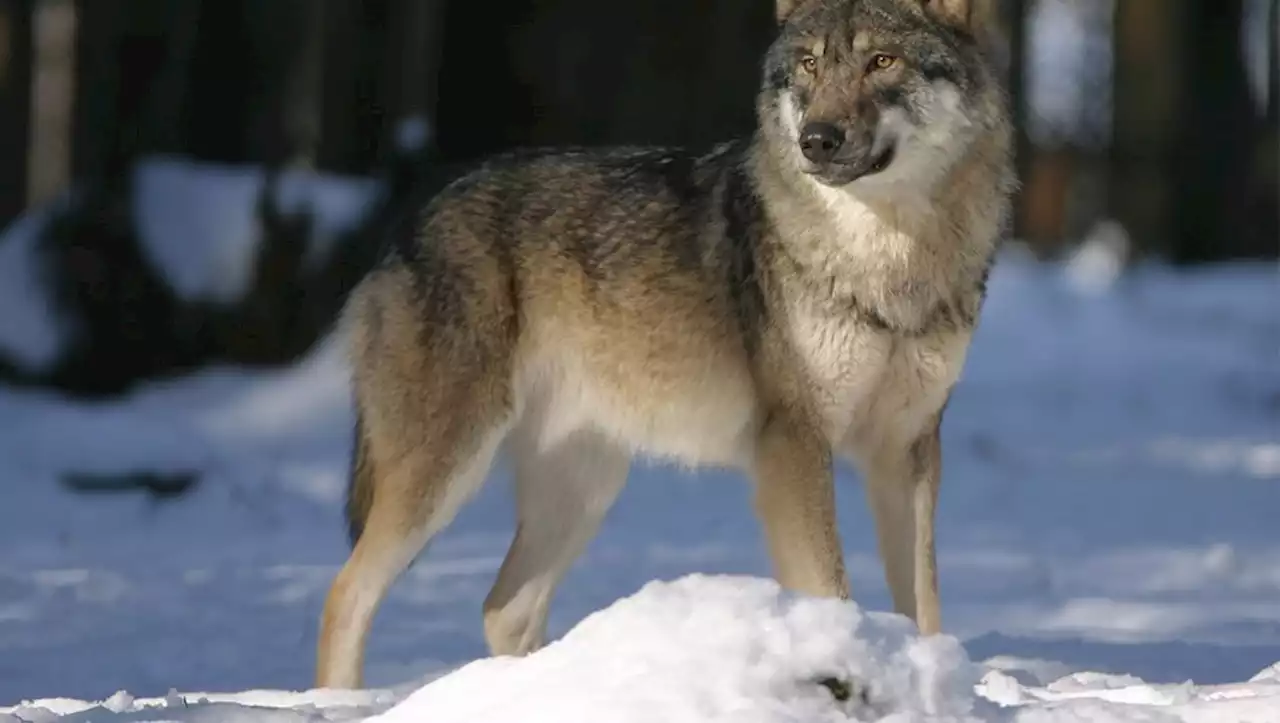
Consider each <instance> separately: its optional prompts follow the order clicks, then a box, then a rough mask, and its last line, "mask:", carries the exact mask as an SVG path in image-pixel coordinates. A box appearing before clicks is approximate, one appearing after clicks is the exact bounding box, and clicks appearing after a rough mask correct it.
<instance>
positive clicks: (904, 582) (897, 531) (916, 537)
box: [851, 421, 942, 635]
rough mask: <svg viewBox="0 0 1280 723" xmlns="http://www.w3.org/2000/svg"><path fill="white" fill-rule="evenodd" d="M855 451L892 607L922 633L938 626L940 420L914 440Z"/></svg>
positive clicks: (940, 625) (939, 610) (854, 455)
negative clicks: (936, 519)
mask: <svg viewBox="0 0 1280 723" xmlns="http://www.w3.org/2000/svg"><path fill="white" fill-rule="evenodd" d="M851 456H853V457H854V461H856V462H857V463H858V466H859V467H860V468H861V470H862V475H863V486H864V487H865V488H866V491H867V501H868V503H869V504H870V507H871V513H872V515H873V516H874V517H875V523H876V535H877V537H878V538H879V543H880V559H881V561H882V562H883V563H884V573H885V579H886V580H887V582H888V583H889V592H890V594H891V595H892V596H893V607H894V609H895V610H896V611H897V612H899V613H901V614H903V615H906V616H908V617H910V618H911V619H913V620H915V621H916V625H917V626H918V627H919V628H920V632H921V633H923V634H925V635H931V634H934V633H937V632H940V630H941V627H942V619H941V618H942V614H941V609H940V603H939V601H938V563H937V557H936V552H935V547H934V535H933V530H934V510H935V508H936V507H937V503H938V487H939V484H940V482H941V472H942V449H941V445H940V443H939V438H938V424H937V422H936V421H935V422H934V423H931V424H929V425H928V427H927V429H926V431H925V432H924V433H923V434H921V435H920V436H918V437H917V438H915V439H914V440H913V441H911V442H910V443H907V444H894V443H888V444H883V445H880V446H879V448H878V449H875V450H874V451H867V452H862V453H853V454H852V455H851Z"/></svg>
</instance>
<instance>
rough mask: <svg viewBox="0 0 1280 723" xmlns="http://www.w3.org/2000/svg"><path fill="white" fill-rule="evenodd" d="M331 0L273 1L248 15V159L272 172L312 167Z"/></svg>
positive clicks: (315, 149)
mask: <svg viewBox="0 0 1280 723" xmlns="http://www.w3.org/2000/svg"><path fill="white" fill-rule="evenodd" d="M334 1H335V0H274V1H273V2H270V3H264V4H261V5H256V6H254V7H251V8H246V9H247V11H248V12H249V13H250V14H251V15H250V20H251V23H252V33H253V36H254V39H255V42H254V51H255V52H254V56H255V57H256V58H257V59H258V64H257V68H258V70H257V72H258V74H259V77H260V81H259V83H258V85H257V88H256V91H257V92H256V94H255V97H254V103H253V108H252V114H253V117H254V121H253V142H252V148H253V150H252V158H253V160H254V161H257V162H260V163H265V164H266V165H267V166H268V167H271V168H275V167H279V166H283V165H295V164H300V165H307V166H311V165H314V164H315V161H316V153H317V151H318V149H319V145H320V136H321V130H322V129H321V118H320V109H321V104H322V102H323V85H322V83H323V78H322V65H323V60H324V54H323V53H324V35H325V10H326V7H327V6H328V5H332V4H334Z"/></svg>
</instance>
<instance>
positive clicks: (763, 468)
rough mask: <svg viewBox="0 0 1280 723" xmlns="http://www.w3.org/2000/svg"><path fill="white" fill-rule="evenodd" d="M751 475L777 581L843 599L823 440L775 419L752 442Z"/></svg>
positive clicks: (805, 427)
mask: <svg viewBox="0 0 1280 723" xmlns="http://www.w3.org/2000/svg"><path fill="white" fill-rule="evenodd" d="M753 472H754V476H755V506H756V512H757V514H758V515H759V516H760V520H761V522H762V523H763V525H764V534H765V539H766V542H767V543H768V546H769V554H770V556H771V557H772V558H773V565H774V571H775V574H776V575H777V578H778V582H779V583H780V584H781V585H782V586H783V587H785V588H787V589H789V590H794V591H796V592H800V593H805V594H809V595H818V596H824V597H841V598H848V597H849V581H848V578H847V577H846V576H845V569H844V551H843V549H842V548H841V545H840V531H839V529H838V528H837V520H836V504H835V485H834V482H833V479H832V471H831V447H830V445H829V444H828V442H827V441H826V439H825V438H824V437H823V436H822V435H821V433H819V432H818V430H816V429H815V428H813V426H812V425H809V424H805V423H802V422H797V421H795V420H794V419H792V418H789V417H786V416H777V417H774V418H773V419H772V420H770V422H769V423H768V424H766V425H765V428H764V429H763V430H762V432H761V434H760V438H759V439H758V440H757V445H756V453H755V468H754V470H753Z"/></svg>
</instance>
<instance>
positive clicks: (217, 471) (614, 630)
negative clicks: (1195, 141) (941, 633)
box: [0, 241, 1280, 723]
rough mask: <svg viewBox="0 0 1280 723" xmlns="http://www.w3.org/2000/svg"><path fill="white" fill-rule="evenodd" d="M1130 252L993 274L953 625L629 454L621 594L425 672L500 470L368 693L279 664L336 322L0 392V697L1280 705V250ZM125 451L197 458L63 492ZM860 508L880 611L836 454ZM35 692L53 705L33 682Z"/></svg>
mask: <svg viewBox="0 0 1280 723" xmlns="http://www.w3.org/2000/svg"><path fill="white" fill-rule="evenodd" d="M2 250H3V242H2V241H0V251H2ZM1082 258H1083V257H1082ZM1106 266H1107V264H1105V263H1104V264H1101V265H1098V264H1094V265H1092V266H1090V265H1088V264H1082V265H1080V266H1077V267H1075V268H1074V270H1072V269H1069V268H1067V267H1064V266H1060V265H1039V264H1035V263H1033V262H1030V261H1027V260H1025V259H1022V258H1020V257H1019V256H1018V255H1017V254H1016V253H1011V254H1009V255H1008V256H1007V257H1006V258H1004V259H1003V260H1002V262H1001V264H1000V266H999V267H998V270H997V272H996V274H995V275H994V277H993V279H992V284H991V297H990V302H989V304H988V307H987V311H986V314H985V316H984V319H983V323H982V326H981V329H980V331H979V334H978V337H977V339H976V341H975V343H974V347H973V351H972V354H971V356H970V361H969V364H968V367H967V369H966V373H965V375H964V379H963V381H962V382H961V384H960V386H959V388H958V389H957V392H956V394H955V396H954V399H953V401H952V404H951V406H950V407H949V411H948V418H947V423H946V425H945V442H944V443H945V446H946V451H945V457H946V473H945V482H944V485H943V492H942V502H941V510H940V522H939V524H940V528H939V535H938V540H939V546H940V550H941V554H940V557H941V568H942V569H941V577H942V589H943V601H944V602H943V604H944V625H945V626H946V628H947V629H948V631H949V632H950V633H951V634H953V635H955V636H957V638H958V639H959V640H960V641H962V642H963V650H961V648H959V647H957V646H956V645H955V644H954V643H953V642H952V641H951V640H950V639H942V640H935V641H927V642H922V641H917V640H915V639H913V638H912V637H911V636H910V635H908V634H907V632H905V631H904V630H903V629H902V627H901V624H900V622H895V620H894V619H892V618H886V617H885V616H883V615H879V614H875V613H868V614H867V615H866V617H863V616H862V614H861V613H859V612H858V609H857V608H855V607H853V606H839V605H833V604H829V603H820V602H815V601H787V600H779V599H778V598H777V595H776V591H774V590H773V588H772V587H771V586H769V585H768V584H767V583H763V582H761V581H759V580H758V579H757V580H751V579H746V578H743V577H741V576H754V577H756V578H760V577H763V576H766V575H767V573H768V566H767V562H766V559H765V556H764V551H763V547H762V543H761V540H760V537H759V532H758V529H757V526H756V523H755V521H754V519H753V518H752V515H751V512H750V507H749V503H748V489H747V486H746V485H745V484H744V483H743V481H742V480H741V479H740V478H738V477H737V475H733V474H727V473H726V474H715V473H707V474H701V475H690V474H685V473H678V472H675V471H673V470H671V469H667V468H662V467H656V468H654V467H637V469H636V471H635V472H634V474H633V477H632V481H631V484H630V485H629V487H628V490H627V492H626V493H624V495H623V498H622V499H621V500H620V502H619V504H618V506H617V508H616V509H615V510H614V512H613V513H612V514H611V516H610V518H609V519H608V521H607V522H606V525H605V528H604V530H603V532H602V534H601V535H600V537H599V538H598V539H597V540H596V542H595V543H594V544H593V545H592V547H591V548H590V549H589V550H588V553H587V554H586V556H585V557H584V559H583V560H582V561H581V562H580V563H579V564H578V566H577V567H576V568H575V570H574V571H573V573H572V574H571V575H570V577H569V579H568V580H567V582H566V584H565V585H564V587H563V589H562V593H561V595H560V597H559V598H558V599H557V601H556V604H555V606H554V611H553V616H552V633H553V634H554V635H556V636H559V635H562V634H564V633H566V632H567V631H569V630H570V629H572V628H573V627H574V625H575V624H576V623H578V622H579V621H582V620H583V619H584V618H588V616H589V615H592V614H593V613H597V612H598V611H602V612H598V614H596V615H594V616H593V617H590V618H589V620H588V622H586V623H584V624H583V625H582V626H581V627H579V628H577V629H575V630H574V631H573V633H572V634H570V635H568V636H567V637H566V638H565V639H564V641H563V644H562V645H558V646H553V647H552V648H549V649H548V650H547V651H546V653H545V654H540V655H538V656H534V657H532V658H529V659H527V660H524V661H514V662H513V661H481V662H479V663H476V664H475V665H473V666H471V667H468V668H464V669H463V670H462V671H461V672H458V673H457V674H456V675H454V676H451V677H447V678H444V679H442V680H441V681H439V682H437V683H435V684H433V685H430V686H428V687H426V688H424V689H423V691H422V692H420V693H417V694H415V695H412V696H409V697H408V698H407V699H406V695H408V694H409V693H410V692H411V691H412V690H413V689H414V688H416V687H417V686H418V685H419V684H421V683H422V682H423V681H425V680H427V679H430V678H435V677H438V676H440V675H441V674H444V673H446V672H448V671H450V670H453V669H454V668H456V667H457V666H459V665H461V664H464V663H467V662H469V661H472V660H474V659H476V658H478V657H481V656H482V655H483V653H484V648H483V642H482V636H481V625H480V614H479V608H480V601H481V599H482V598H483V596H484V594H485V592H486V590H487V589H488V585H489V584H490V582H491V580H492V578H493V575H494V573H495V572H496V569H497V566H498V564H499V562H500V560H501V557H502V554H503V553H504V551H505V547H506V544H507V542H508V540H509V537H510V534H511V531H512V520H511V517H512V510H511V507H510V502H509V500H508V496H507V494H506V490H505V489H504V484H501V483H499V484H491V485H489V486H488V487H487V488H486V490H485V492H484V493H482V495H481V496H480V497H479V498H478V499H477V500H476V501H475V502H474V503H473V504H472V505H471V506H470V507H469V508H468V509H467V510H466V511H465V512H464V513H463V514H462V515H461V516H460V518H459V519H458V521H457V522H456V523H455V524H454V526H453V527H451V528H450V529H449V530H448V532H446V533H445V534H443V535H441V536H440V537H439V538H438V539H437V541H436V542H435V543H433V545H432V546H431V548H430V549H429V550H428V552H427V553H426V554H425V556H424V557H423V558H422V560H421V561H420V562H419V564H418V565H417V566H416V567H415V568H414V569H413V570H411V571H410V572H409V573H408V574H407V575H406V576H405V578H404V579H403V580H402V581H401V582H400V584H399V585H398V586H397V587H396V588H395V590H394V592H393V594H392V595H391V596H390V599H389V600H388V601H387V603H386V605H385V606H384V608H383V610H382V612H381V614H380V615H379V617H378V619H377V622H376V625H375V629H374V632H373V636H372V641H371V645H370V650H369V658H368V661H369V665H368V680H369V682H370V684H372V685H374V686H378V687H379V690H378V691H376V692H371V693H367V694H366V693H356V694H353V693H344V694H337V693H331V692H301V693H286V692H276V691H305V689H306V688H307V686H308V684H309V680H310V676H311V673H312V662H313V649H314V644H315V628H316V620H317V618H318V615H319V611H320V604H321V600H322V597H323V595H324V592H325V589H326V586H327V584H328V582H329V580H330V578H331V576H332V575H333V574H334V572H335V571H336V569H337V566H338V565H339V564H340V563H341V562H342V560H343V558H344V555H345V552H346V547H345V545H346V543H345V538H344V534H343V526H342V524H341V517H340V507H341V499H342V493H343V488H344V479H343V478H344V474H345V470H346V464H347V444H348V434H349V428H350V423H351V420H350V411H349V408H348V405H349V401H348V396H347V392H346V388H345V385H344V379H345V377H344V375H345V370H344V367H343V364H342V361H341V358H340V355H339V354H338V353H337V349H336V348H335V347H334V346H333V345H326V346H324V347H322V348H320V349H318V350H317V351H316V353H315V354H313V355H312V356H311V357H310V358H309V359H307V360H305V362H303V363H301V364H299V365H297V366H296V367H294V368H291V369H286V370H279V371H273V372H261V371H259V372H249V371H245V370H238V369H231V368H219V369H209V370H206V371H203V372H201V373H198V374H195V375H193V376H191V377H188V378H185V379H180V380H175V381H171V382H168V383H163V384H152V385H149V386H147V387H145V388H143V389H141V390H140V391H138V392H137V393H135V394H133V395H131V396H130V397H128V398H125V399H121V400H119V401H116V402H112V403H100V404H87V403H73V402H70V401H67V400H64V399H60V398H58V397H56V396H53V395H50V394H47V393H39V392H30V391H25V392H19V391H14V390H4V389H0V706H6V705H9V706H14V705H16V706H17V707H11V708H3V707H0V721H4V723H14V722H16V721H28V722H34V721H47V720H55V719H56V720H60V721H62V720H66V721H89V720H92V721H108V722H112V721H152V720H180V721H210V720H219V721H253V722H257V721H309V720H348V719H358V718H360V717H361V716H364V715H368V714H372V713H379V712H383V711H385V710H387V709H388V708H392V706H393V705H394V704H396V703H397V702H399V701H402V700H403V703H401V706H400V708H392V710H391V712H390V713H387V717H386V718H385V719H384V720H388V721H392V720H395V721H400V720H418V719H429V720H441V721H455V720H457V721H462V720H466V721H476V722H477V723H487V722H489V721H514V720H520V721H533V720H557V721H578V720H583V721H588V720H589V721H595V722H599V723H605V722H607V721H630V720H645V721H648V720H666V721H702V720H734V721H784V720H786V721H791V720H806V721H812V720H834V719H835V718H832V717H831V715H834V713H832V711H835V710H836V708H835V702H834V699H833V698H831V696H830V693H829V692H828V691H827V690H826V689H825V688H822V687H820V686H819V687H814V685H812V684H810V682H806V681H809V680H810V678H812V677H813V676H814V675H817V674H819V673H822V674H824V675H825V674H828V673H830V674H832V675H844V676H846V677H847V678H848V679H849V680H851V681H853V682H854V683H855V684H856V685H859V686H864V687H866V689H867V691H868V695H869V696H870V698H869V699H870V703H869V704H868V705H870V706H871V707H870V708H867V709H866V710H868V711H872V712H875V711H880V712H885V711H892V710H896V711H900V712H904V715H906V716H907V717H905V718H900V719H899V720H923V719H925V718H921V717H920V716H913V715H909V714H907V713H906V712H905V711H911V710H915V711H918V712H919V711H929V710H932V711H933V712H934V713H935V714H937V715H938V716H945V715H952V716H953V717H952V718H950V719H954V720H967V719H975V720H997V721H1004V720H1018V721H1057V720H1085V721H1114V720H1122V721H1130V720H1135V721H1136V720H1142V721H1166V720H1167V721H1215V722H1217V721H1251V722H1252V723H1263V722H1265V721H1280V681H1278V680H1277V678H1280V673H1277V672H1276V671H1272V672H1271V673H1269V674H1266V673H1260V671H1264V670H1265V669H1267V668H1268V666H1271V665H1272V664H1274V663H1276V662H1277V661H1280V524H1278V523H1277V515H1278V514H1280V363H1278V362H1280V272H1278V270H1277V268H1276V267H1275V266H1274V265H1238V266H1229V267H1223V268H1219V269H1214V270H1209V271H1201V272H1193V273H1180V272H1174V271H1172V270H1168V269H1163V268H1159V267H1141V268H1139V269H1138V270H1136V271H1135V272H1134V273H1133V274H1131V275H1128V276H1125V277H1121V278H1120V279H1118V280H1116V281H1115V282H1114V283H1109V284H1107V283H1098V281H1099V278H1100V277H1099V275H1098V273H1096V272H1095V273H1087V272H1089V269H1090V268H1100V269H1102V270H1103V271H1102V273H1103V276H1102V277H1101V278H1102V280H1104V281H1105V280H1107V278H1108V277H1106V274H1105V268H1106ZM10 308H12V307H10ZM8 313H9V310H8V309H2V308H0V316H4V315H5V314H8ZM9 321H13V320H12V319H10V320H9ZM10 326H11V328H12V329H15V330H21V329H22V328H23V327H22V325H21V324H16V323H14V324H11V325H10ZM131 470H143V471H152V472H155V471H159V472H194V473H196V474H198V484H197V486H196V487H195V488H194V490H193V491H192V492H190V493H188V494H187V495H186V496H183V497H179V498H175V499H164V498H152V497H148V496H146V495H144V494H142V493H137V494H134V493H130V492H114V493H112V492H102V493H98V494H87V493H84V492H72V491H70V490H69V489H68V487H67V482H68V477H67V475H68V474H69V473H72V474H74V473H121V472H128V471H131ZM495 477H498V478H503V477H505V471H503V470H501V469H500V470H498V471H497V472H496V473H495ZM495 481H499V480H495ZM840 504H841V515H842V523H843V530H844V535H845V541H846V549H847V553H848V556H849V559H850V567H851V577H852V580H853V584H854V587H855V596H856V599H857V601H858V603H859V605H860V606H861V608H862V609H865V610H867V611H880V610H885V609H887V608H888V606H889V601H888V596H887V592H886V590H885V586H884V584H883V581H882V580H881V577H880V575H881V573H880V567H879V563H878V561H877V559H876V556H875V552H874V537H873V534H872V531H871V528H870V521H869V518H868V515H867V513H866V511H865V510H864V507H863V503H862V499H861V495H860V493H859V490H858V484H857V480H856V478H855V477H854V476H853V475H852V474H850V473H849V471H848V470H847V469H843V468H842V469H841V500H840ZM695 573H712V574H717V575H721V574H724V575H733V576H739V577H730V578H693V579H685V576H687V575H691V574H695ZM653 580H665V581H669V584H666V585H650V586H649V587H646V585H647V584H649V583H650V581H653ZM638 591H639V592H638ZM632 595H635V597H630V596H632ZM623 599H626V600H625V601H624V602H620V603H619V602H618V601H619V600H623ZM615 603H617V604H616V605H615ZM611 605H612V606H613V607H610V606H611ZM676 642H679V645H677V644H676ZM970 661H973V662H970ZM991 671H998V672H991ZM806 676H807V677H806ZM984 676H985V678H984ZM1255 676H1257V677H1258V680H1256V681H1255V682H1252V683H1247V682H1246V681H1249V680H1250V679H1251V678H1254V677H1255ZM1189 680H1190V681H1194V685H1190V684H1184V683H1185V682H1186V681H1189ZM122 690H124V691H128V692H129V693H131V694H133V695H136V696H139V698H137V699H134V698H132V697H131V696H130V695H125V694H120V695H117V692H118V691H122ZM859 690H861V688H859ZM200 691H206V692H200ZM235 691H250V692H241V693H236V692H235ZM823 695H826V696H827V697H825V698H824V697H823ZM144 696H146V697H144ZM39 699H56V700H42V701H40V702H36V703H27V704H22V703H21V701H35V700H39ZM81 701H90V702H81ZM95 701H96V702H100V706H98V707H94V706H95V705H96V704H95V703H92V702H95ZM1001 704H1003V705H1007V706H1010V707H1008V708H1002V707H1001ZM877 706H879V707H877ZM415 711H418V712H415ZM821 711H826V712H821ZM6 716H8V717H7V718H6ZM59 716H64V717H59ZM824 716H825V717H824ZM1013 716H1017V717H1016V718H1013ZM937 719H939V720H942V719H947V718H945V717H939V718H937Z"/></svg>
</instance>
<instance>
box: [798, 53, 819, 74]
mask: <svg viewBox="0 0 1280 723" xmlns="http://www.w3.org/2000/svg"><path fill="white" fill-rule="evenodd" d="M800 67H801V68H804V72H806V73H812V72H814V71H816V70H817V69H818V59H817V58H815V57H814V56H812V55H806V56H804V57H803V58H801V59H800Z"/></svg>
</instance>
